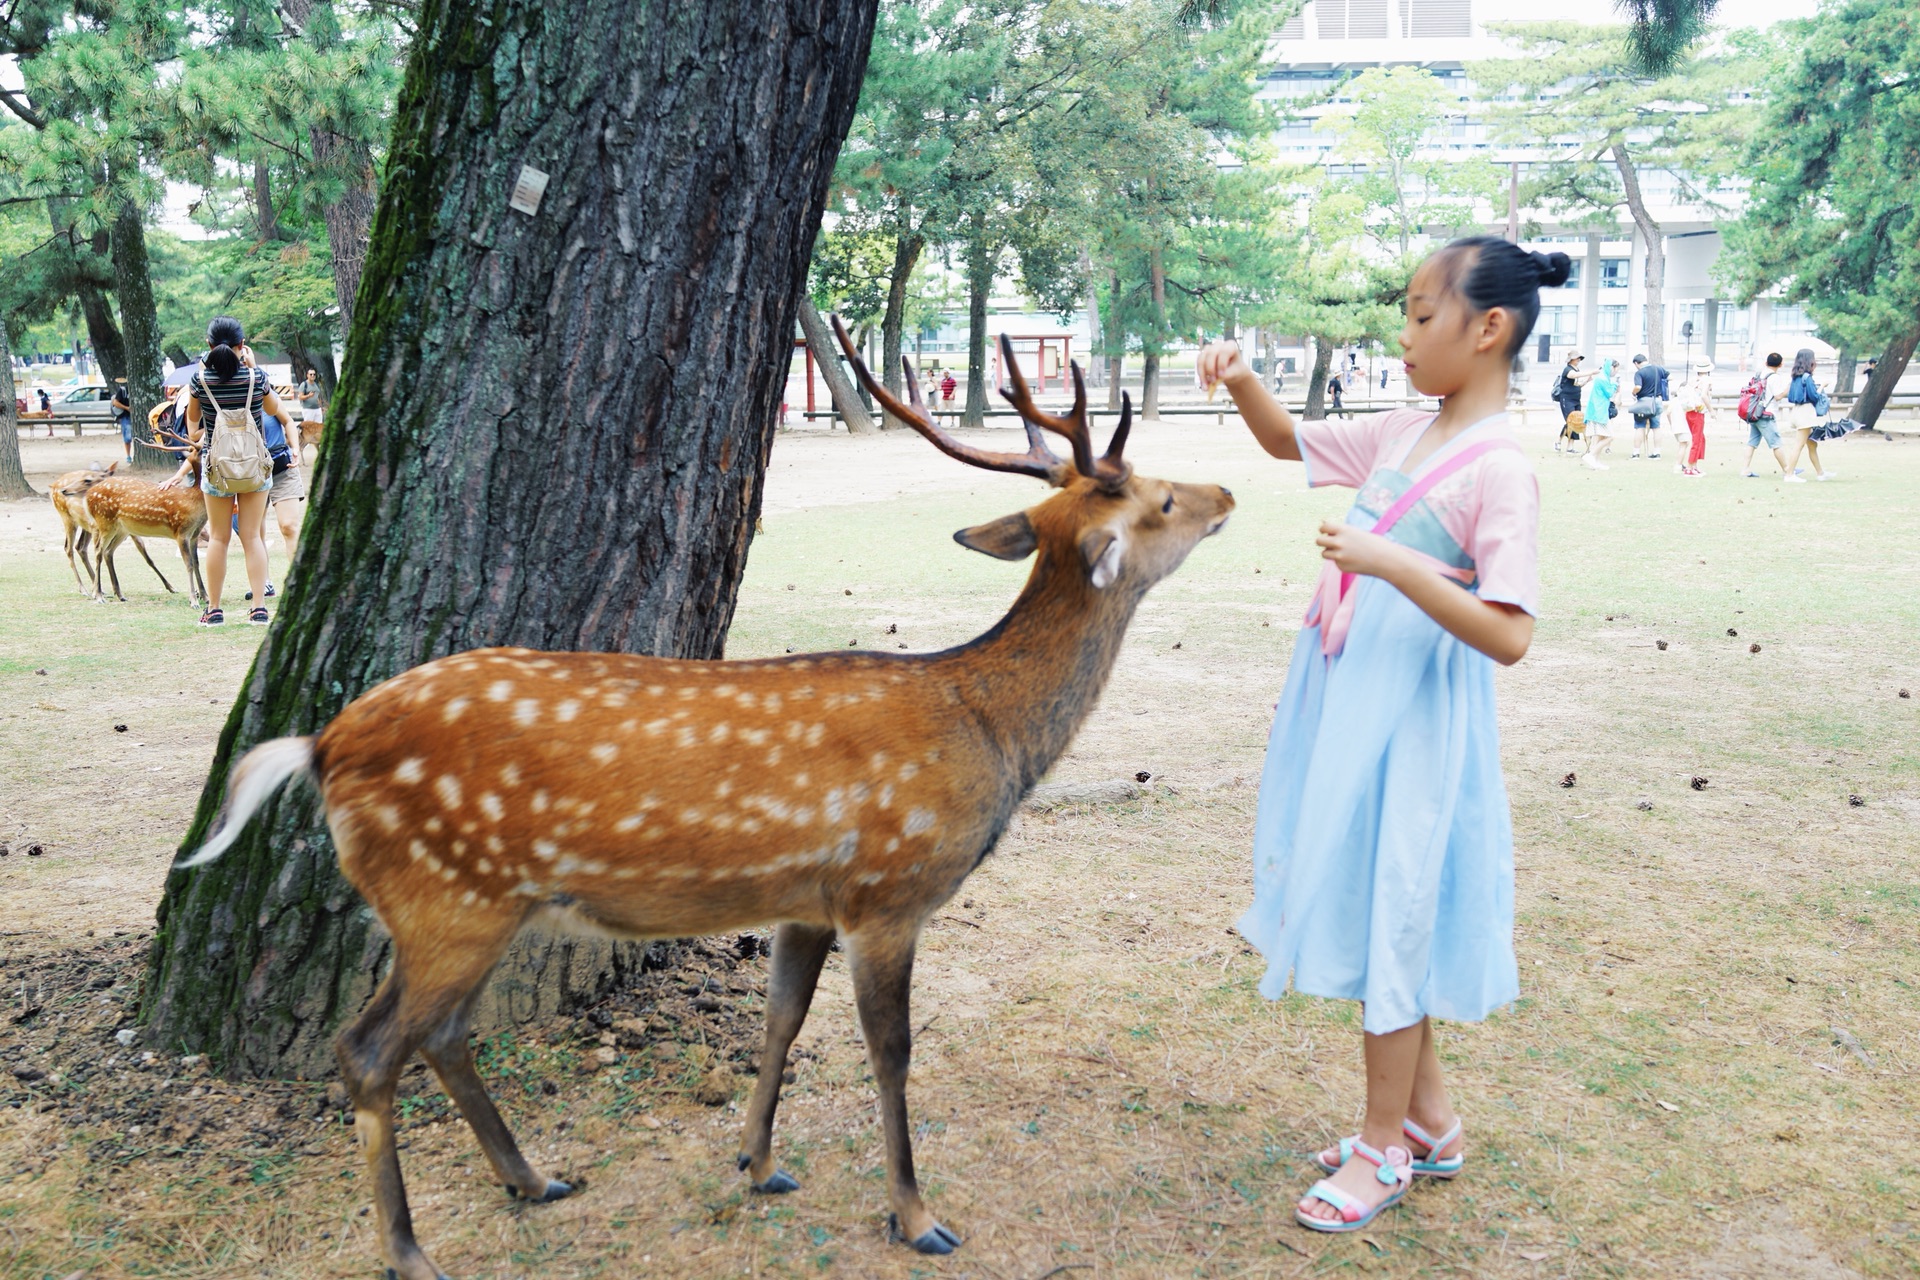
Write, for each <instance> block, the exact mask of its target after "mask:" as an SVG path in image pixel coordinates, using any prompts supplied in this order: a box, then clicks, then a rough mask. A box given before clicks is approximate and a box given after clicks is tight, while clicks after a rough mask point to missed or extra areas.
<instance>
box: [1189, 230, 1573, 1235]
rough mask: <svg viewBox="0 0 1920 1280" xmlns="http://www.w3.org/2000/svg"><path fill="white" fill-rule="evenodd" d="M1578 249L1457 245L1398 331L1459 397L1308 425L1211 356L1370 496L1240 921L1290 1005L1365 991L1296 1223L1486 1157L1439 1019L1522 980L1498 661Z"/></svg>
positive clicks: (1347, 532)
mask: <svg viewBox="0 0 1920 1280" xmlns="http://www.w3.org/2000/svg"><path fill="white" fill-rule="evenodd" d="M1569 266H1570V261H1569V259H1568V258H1567V256H1566V255H1565V254H1563V253H1555V254H1552V255H1541V254H1537V253H1528V252H1526V251H1525V250H1523V249H1521V248H1519V247H1518V246H1516V245H1513V244H1511V243H1509V242H1508V241H1506V240H1501V239H1497V238H1494V237H1491V236H1476V237H1473V238H1471V239H1466V240H1456V241H1454V242H1453V243H1452V244H1449V245H1447V246H1446V247H1444V248H1442V249H1440V250H1439V251H1438V252H1436V253H1435V254H1434V255H1433V256H1432V257H1430V258H1428V259H1427V261H1426V262H1425V263H1424V264H1422V266H1421V267H1420V270H1419V271H1418V272H1417V273H1416V274H1415V275H1414V278H1413V283H1412V284H1411V285H1410V286H1409V289H1408V294H1407V322H1406V328H1405V330H1404V331H1403V332H1402V334H1401V337H1400V341H1401V345H1402V346H1403V347H1404V348H1405V349H1406V369H1407V377H1408V379H1409V380H1410V381H1411V382H1412V383H1413V385H1414V388H1415V389H1416V390H1417V391H1419V392H1420V393H1421V394H1422V395H1428V396H1438V397H1440V398H1441V409H1440V411H1439V412H1438V413H1437V414H1435V413H1428V412H1424V411H1421V410H1417V409H1395V410H1392V411H1389V412H1387V413H1382V414H1376V415H1372V416H1369V417H1362V418H1357V419H1354V420H1353V421H1352V422H1351V423H1350V424H1348V425H1344V426H1336V425H1334V424H1332V423H1328V422H1295V421H1294V419H1293V417H1292V415H1291V414H1289V413H1288V412H1287V410H1286V409H1284V408H1283V407H1281V406H1280V405H1279V404H1278V403H1277V402H1275V401H1274V400H1273V398H1272V397H1271V396H1269V395H1268V394H1267V393H1266V392H1265V391H1264V390H1262V389H1261V386H1260V382H1259V379H1258V378H1256V377H1255V376H1254V375H1253V372H1252V370H1250V369H1249V368H1248V367H1247V364H1246V362H1245V360H1243V359H1242V358H1241V355H1240V352H1239V349H1238V348H1237V347H1236V346H1235V345H1234V344H1233V343H1231V342H1222V343H1215V344H1213V345H1211V346H1209V347H1207V348H1206V349H1205V350H1203V351H1202V352H1201V353H1200V356H1199V366H1200V376H1201V381H1202V383H1203V385H1212V384H1213V383H1215V382H1221V383H1224V384H1225V385H1226V387H1227V390H1228V391H1229V392H1230V393H1231V394H1232V396H1233V399H1234V403H1235V404H1236V405H1237V406H1238V408H1239V410H1240V413H1241V415H1242V417H1243V418H1244V419H1245V420H1246V423H1247V426H1248V428H1249V430H1251V431H1252V432H1253V435H1254V437H1255V439H1256V440H1258V441H1259V443H1260V445H1261V446H1262V447H1263V448H1264V449H1266V451H1267V452H1268V453H1270V454H1272V455H1273V456H1274V457H1276V458H1282V459H1287V460H1298V461H1303V462H1305V463H1306V468H1307V479H1308V482H1309V483H1310V484H1314V485H1322V484H1340V485H1348V486H1351V487H1353V488H1354V489H1356V490H1357V491H1358V492H1357V494H1356V495H1355V500H1354V504H1353V508H1352V510H1351V511H1350V512H1349V513H1348V515H1347V518H1346V520H1345V521H1344V522H1342V523H1335V522H1332V521H1328V522H1326V523H1324V524H1322V525H1321V526H1320V536H1319V538H1318V539H1317V540H1316V542H1317V545H1318V546H1319V547H1320V548H1321V555H1322V557H1323V559H1324V560H1325V561H1326V563H1325V564H1324V565H1323V566H1322V568H1321V576H1320V582H1319V586H1318V588H1317V589H1316V592H1315V603H1314V606H1313V609H1312V611H1310V612H1309V614H1308V618H1307V625H1306V626H1305V627H1304V628H1303V629H1302V630H1301V632H1300V636H1299V639H1298V642H1297V643H1296V645H1295V648H1294V653H1293V662H1292V666H1291V668H1290V669H1289V671H1288V674H1287V685H1286V691H1285V692H1284V693H1283V694H1282V695H1281V700H1280V704H1279V708H1278V714H1277V715H1276V717H1275V720H1274V726H1273V735H1272V739H1271V741H1270V743H1269V745H1268V749H1267V763H1266V771H1265V776H1264V777H1263V779H1262V781H1261V786H1260V806H1259V816H1258V818H1257V819H1256V822H1255V827H1254V901H1253V905H1252V907H1251V908H1250V909H1249V910H1248V911H1247V913H1246V915H1245V916H1243V917H1242V918H1241V920H1240V922H1239V929H1240V932H1241V933H1242V934H1243V935H1244V936H1245V937H1246V938H1247V939H1248V940H1249V941H1251V942H1252V943H1253V944H1254V945H1255V946H1257V947H1259V948H1260V950H1261V952H1262V953H1263V954H1265V956H1266V958H1267V965H1268V968H1267V974H1266V977H1265V979H1264V980H1263V981H1262V983H1261V984H1260V990H1261V993H1262V994H1263V995H1265V996H1267V997H1268V998H1269V999H1278V998H1279V997H1280V996H1282V995H1283V994H1285V992H1286V988H1287V983H1288V979H1289V977H1291V978H1292V981H1293V985H1294V987H1295V989H1296V990H1299V991H1301V992H1305V993H1307V994H1309V995H1317V996H1326V997H1331V998H1336V999H1348V1000H1360V1001H1363V1002H1364V1016H1363V1021H1362V1025H1363V1028H1364V1031H1365V1034H1364V1036H1363V1038H1362V1048H1363V1053H1364V1057H1365V1062H1366V1077H1367V1105H1366V1119H1365V1123H1364V1126H1363V1127H1362V1129H1361V1131H1360V1133H1358V1134H1356V1135H1355V1136H1353V1137H1350V1138H1343V1139H1342V1140H1341V1141H1340V1142H1338V1143H1337V1144H1335V1145H1334V1146H1332V1147H1329V1148H1327V1149H1326V1150H1325V1151H1322V1152H1321V1153H1320V1154H1319V1156H1318V1157H1317V1159H1316V1161H1315V1163H1317V1164H1318V1165H1319V1166H1320V1167H1321V1169H1322V1170H1323V1171H1325V1172H1327V1173H1328V1174H1330V1175H1331V1176H1330V1177H1328V1178H1326V1179H1324V1180H1322V1181H1320V1182H1318V1183H1316V1184H1315V1185H1314V1186H1313V1188H1312V1189H1311V1190H1309V1191H1308V1192H1307V1195H1306V1198H1305V1199H1303V1200H1302V1201H1301V1202H1300V1203H1299V1205H1298V1207H1297V1208H1296V1209H1295V1210H1294V1214H1295V1217H1296V1218H1297V1219H1298V1220H1299V1221H1300V1222H1301V1223H1302V1224H1303V1225H1304V1226H1307V1227H1309V1228H1311V1229H1313V1230H1315V1231H1336V1232H1344V1231H1357V1230H1360V1229H1361V1228H1362V1227H1364V1226H1366V1225H1367V1224H1368V1223H1369V1222H1371V1221H1372V1220H1373V1219H1374V1218H1375V1217H1376V1216H1377V1215H1378V1214H1379V1213H1380V1212H1381V1211H1382V1210H1383V1209H1385V1208H1387V1207H1388V1206H1390V1205H1392V1204H1394V1203H1396V1202H1398V1201H1399V1200H1400V1198H1401V1197H1402V1196H1404V1195H1405V1194H1406V1191H1407V1188H1408V1187H1409V1186H1410V1185H1411V1184H1412V1181H1413V1179H1414V1177H1415V1176H1418V1175H1424V1176H1427V1177H1431V1178H1452V1177H1455V1176H1457V1175H1458V1174H1459V1173H1460V1171H1461V1169H1462V1167H1463V1164H1464V1162H1465V1154H1464V1144H1463V1141H1462V1137H1461V1130H1462V1126H1461V1122H1460V1120H1459V1118H1458V1116H1457V1115H1456V1114H1455V1112H1454V1107H1453V1101H1452V1099H1451V1098H1450V1097H1449V1096H1448V1092H1447V1086H1446V1082H1445V1080H1444V1079H1443V1078H1442V1075H1441V1071H1440V1060H1439V1058H1438V1056H1437V1055H1436V1054H1435V1052H1434V1044H1433V1031H1432V1027H1431V1025H1430V1023H1429V1018H1431V1017H1444V1018H1453V1019H1458V1020H1462V1021H1478V1020H1480V1019H1483V1018H1485V1017H1486V1016H1487V1015H1488V1014H1489V1013H1491V1012H1492V1011H1493V1010H1494V1009H1496V1008H1498V1007H1500V1006H1501V1005H1503V1004H1506V1003H1507V1002H1509V1001H1511V1000H1513V999H1514V998H1515V997H1516V996H1517V995H1518V994H1519V989H1520V988H1519V971H1518V968H1517V967H1516V963H1515V960H1514V952H1513V832H1512V825H1511V822H1510V818H1509V814H1508V808H1507V796H1506V785H1505V782H1504V781H1503V779H1502V777H1501V773H1500V750H1499V739H1498V735H1497V731H1496V728H1495V722H1494V697H1493V664H1494V663H1495V662H1499V663H1502V664H1511V663H1514V662H1517V661H1519V660H1520V658H1521V657H1522V656H1523V655H1524V654H1525V653H1526V651H1527V648H1528V646H1529V645H1530V644H1531V643H1532V640H1533V614H1534V611H1535V609H1536V608H1537V607H1538V602H1537V598H1538V592H1539V587H1538V579H1539V572H1538V565H1537V553H1536V529H1537V526H1538V522H1539V486H1538V483H1537V482H1536V480H1535V479H1534V474H1533V467H1532V466H1531V464H1530V463H1529V462H1528V461H1527V458H1526V455H1525V454H1524V453H1523V452H1522V451H1521V449H1520V447H1519V445H1518V444H1517V443H1515V441H1514V439H1513V437H1512V435H1511V434H1510V431H1509V427H1508V420H1507V413H1506V407H1507V383H1508V378H1509V375H1510V372H1511V369H1512V363H1513V356H1514V353H1515V352H1517V351H1519V350H1520V348H1521V345H1522V344H1523V343H1524V342H1525V341H1526V338H1527V335H1528V333H1529V332H1531V330H1532V329H1533V324H1534V320H1535V319H1536V318H1537V317H1538V315H1539V311H1540V297H1539V290H1540V287H1541V286H1542V285H1546V286H1553V285H1557V284H1559V283H1561V282H1562V281H1564V280H1565V279H1566V278H1567V272H1568V269H1569Z"/></svg>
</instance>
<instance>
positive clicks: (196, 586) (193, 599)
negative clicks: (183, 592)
mask: <svg viewBox="0 0 1920 1280" xmlns="http://www.w3.org/2000/svg"><path fill="white" fill-rule="evenodd" d="M173 545H174V549H175V550H177V551H179V553H180V568H181V571H182V572H184V573H185V574H186V576H187V603H189V604H199V603H200V575H199V574H198V573H197V572H196V571H195V570H194V567H193V540H192V539H191V538H178V539H176V540H175V541H174V544H173Z"/></svg>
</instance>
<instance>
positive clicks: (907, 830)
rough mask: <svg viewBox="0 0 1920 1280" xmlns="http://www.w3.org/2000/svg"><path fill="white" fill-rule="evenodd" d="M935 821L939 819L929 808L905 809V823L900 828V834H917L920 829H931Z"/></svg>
mask: <svg viewBox="0 0 1920 1280" xmlns="http://www.w3.org/2000/svg"><path fill="white" fill-rule="evenodd" d="M937 821H939V819H938V818H937V817H935V815H934V812H933V810H931V809H909V810H907V821H906V824H905V825H904V826H902V827H901V828H900V834H901V835H903V836H917V835H919V834H920V833H921V832H922V831H931V830H933V827H934V823H936V822H937Z"/></svg>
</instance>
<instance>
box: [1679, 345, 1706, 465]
mask: <svg viewBox="0 0 1920 1280" xmlns="http://www.w3.org/2000/svg"><path fill="white" fill-rule="evenodd" d="M1680 407H1681V409H1682V410H1684V411H1685V413H1686V415H1687V437H1688V439H1687V452H1686V459H1687V460H1686V461H1685V462H1683V463H1681V464H1680V466H1679V472H1680V474H1681V475H1683V476H1694V477H1698V476H1700V475H1701V474H1703V473H1702V472H1701V470H1700V460H1701V459H1702V458H1704V457H1706V456H1707V413H1708V411H1709V410H1711V409H1712V408H1713V361H1711V360H1702V361H1700V362H1699V363H1698V364H1696V365H1694V366H1693V380H1692V381H1691V382H1689V383H1687V386H1686V389H1685V390H1683V391H1682V392H1681V393H1680Z"/></svg>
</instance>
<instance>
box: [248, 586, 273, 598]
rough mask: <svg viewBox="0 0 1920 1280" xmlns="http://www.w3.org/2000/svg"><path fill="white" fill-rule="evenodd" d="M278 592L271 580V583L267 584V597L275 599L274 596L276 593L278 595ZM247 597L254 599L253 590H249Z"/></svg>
mask: <svg viewBox="0 0 1920 1280" xmlns="http://www.w3.org/2000/svg"><path fill="white" fill-rule="evenodd" d="M277 594H278V593H277V592H275V591H274V589H273V584H272V583H271V582H269V583H268V584H267V591H266V597H267V599H269V600H271V599H273V597H274V596H275V595H277ZM247 599H249V600H251V599H253V592H251V591H249V592H247Z"/></svg>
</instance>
